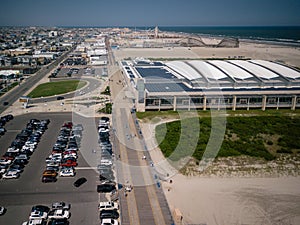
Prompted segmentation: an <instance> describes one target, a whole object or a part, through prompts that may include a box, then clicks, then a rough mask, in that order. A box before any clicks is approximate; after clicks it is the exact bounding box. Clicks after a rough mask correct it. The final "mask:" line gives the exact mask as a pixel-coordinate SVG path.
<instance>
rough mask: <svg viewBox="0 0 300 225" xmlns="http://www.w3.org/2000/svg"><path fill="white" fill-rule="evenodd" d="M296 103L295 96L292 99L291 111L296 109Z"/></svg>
mask: <svg viewBox="0 0 300 225" xmlns="http://www.w3.org/2000/svg"><path fill="white" fill-rule="evenodd" d="M296 103H297V96H296V95H295V96H294V97H293V99H292V107H291V110H295V109H296Z"/></svg>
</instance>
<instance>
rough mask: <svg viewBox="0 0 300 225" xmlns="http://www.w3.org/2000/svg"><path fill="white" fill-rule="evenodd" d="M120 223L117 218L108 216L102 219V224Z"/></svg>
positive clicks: (113, 224)
mask: <svg viewBox="0 0 300 225" xmlns="http://www.w3.org/2000/svg"><path fill="white" fill-rule="evenodd" d="M118 224H119V222H118V220H115V219H109V218H107V219H103V220H102V221H101V225H118Z"/></svg>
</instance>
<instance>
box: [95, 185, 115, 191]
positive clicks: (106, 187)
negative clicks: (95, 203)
mask: <svg viewBox="0 0 300 225" xmlns="http://www.w3.org/2000/svg"><path fill="white" fill-rule="evenodd" d="M113 190H116V186H115V185H112V184H99V185H97V192H101V193H108V192H112V191H113Z"/></svg>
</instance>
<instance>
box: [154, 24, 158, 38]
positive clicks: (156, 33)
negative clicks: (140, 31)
mask: <svg viewBox="0 0 300 225" xmlns="http://www.w3.org/2000/svg"><path fill="white" fill-rule="evenodd" d="M154 37H155V38H158V26H156V27H155V29H154Z"/></svg>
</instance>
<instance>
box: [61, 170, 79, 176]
mask: <svg viewBox="0 0 300 225" xmlns="http://www.w3.org/2000/svg"><path fill="white" fill-rule="evenodd" d="M59 176H61V177H74V176H75V171H74V169H72V168H63V169H61V171H60V172H59Z"/></svg>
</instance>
